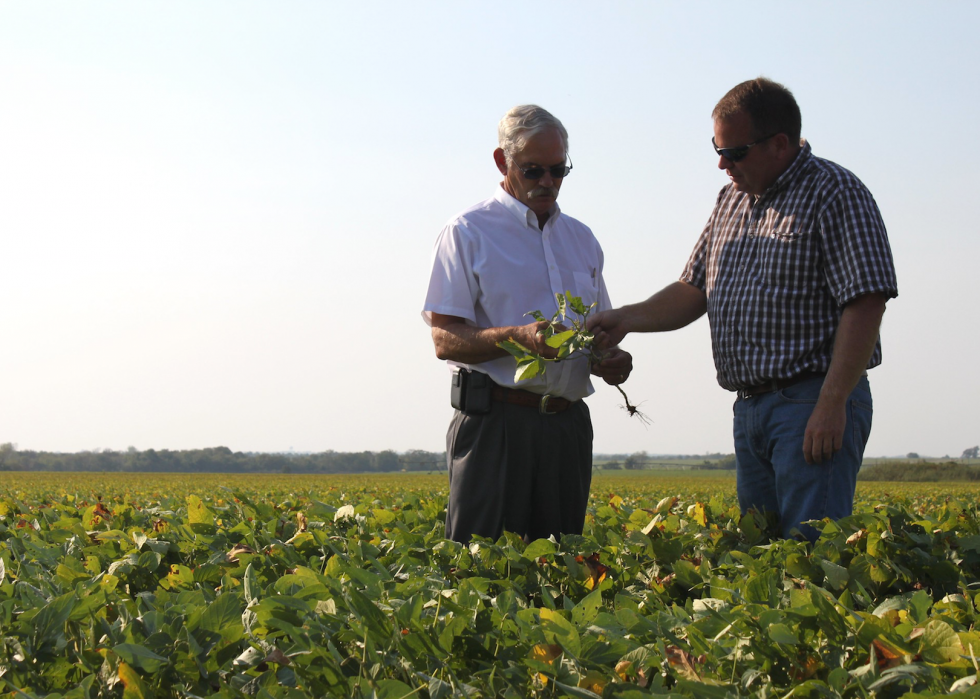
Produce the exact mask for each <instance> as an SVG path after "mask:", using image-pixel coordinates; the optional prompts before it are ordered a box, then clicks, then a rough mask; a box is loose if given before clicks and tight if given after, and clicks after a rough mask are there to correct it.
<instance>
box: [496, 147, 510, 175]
mask: <svg viewBox="0 0 980 699" xmlns="http://www.w3.org/2000/svg"><path fill="white" fill-rule="evenodd" d="M493 162H495V163H497V169H498V170H500V174H501V175H506V174H507V156H506V155H504V149H503V148H498V149H497V150H495V151H494V152H493Z"/></svg>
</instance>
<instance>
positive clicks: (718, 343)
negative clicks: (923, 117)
mask: <svg viewBox="0 0 980 699" xmlns="http://www.w3.org/2000/svg"><path fill="white" fill-rule="evenodd" d="M681 281H685V282H687V283H689V284H692V285H694V286H696V287H698V288H699V289H701V290H702V291H704V292H705V293H706V295H707V298H708V321H709V324H710V326H711V349H712V353H713V354H714V359H715V368H716V369H717V371H718V383H719V384H721V386H722V387H723V388H726V389H728V390H730V391H737V390H738V389H740V388H747V387H749V386H755V385H757V384H761V383H764V382H766V381H769V380H771V379H785V378H791V377H793V376H796V375H797V374H799V373H801V372H804V371H819V372H825V371H827V369H828V368H829V367H830V359H831V355H832V353H833V347H834V333H835V331H836V329H837V325H838V323H839V322H840V317H841V311H842V310H843V306H844V305H845V304H846V303H848V302H849V301H851V300H853V299H854V298H856V297H858V296H861V295H862V294H869V293H875V292H880V293H884V294H885V295H886V297H887V298H893V297H895V296H897V295H898V285H897V282H896V279H895V267H894V264H893V262H892V254H891V249H890V247H889V245H888V236H887V234H886V233H885V224H884V222H883V221H882V220H881V214H880V213H879V212H878V205H877V204H875V201H874V198H873V197H872V196H871V192H869V191H868V189H867V188H866V187H865V186H864V185H863V184H862V183H861V181H860V180H859V179H858V178H857V177H855V176H854V175H853V174H852V173H851V172H849V171H848V170H845V169H844V168H842V167H840V166H839V165H836V164H834V163H832V162H830V161H829V160H824V159H822V158H818V157H816V156H814V155H812V154H811V152H810V144H808V143H804V145H803V148H802V150H801V151H800V154H799V155H798V156H797V158H796V159H795V160H794V161H793V163H792V164H791V165H790V166H789V168H788V169H787V170H786V171H785V172H784V173H783V174H782V175H780V176H779V178H778V179H777V180H776V181H775V182H774V183H773V184H772V186H770V187H769V189H768V190H766V192H765V194H762V195H761V196H754V195H750V194H745V193H742V192H739V191H737V190H735V189H734V187H733V186H732V185H731V184H729V185H727V186H726V187H725V188H724V189H722V190H721V193H720V194H719V195H718V201H717V202H716V204H715V208H714V211H712V213H711V218H709V219H708V223H707V225H706V226H705V228H704V232H703V233H702V234H701V237H700V239H699V240H698V243H697V245H696V246H695V248H694V252H693V253H692V254H691V257H690V259H689V260H688V262H687V266H686V267H685V268H684V273H683V275H682V276H681ZM880 363H881V340H880V338H879V340H878V342H877V343H876V345H875V350H874V354H873V355H872V356H871V359H870V361H869V362H868V366H867V368H869V369H870V368H871V367H874V366H877V365H878V364H880Z"/></svg>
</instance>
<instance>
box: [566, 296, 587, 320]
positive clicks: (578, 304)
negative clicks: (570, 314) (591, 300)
mask: <svg viewBox="0 0 980 699" xmlns="http://www.w3.org/2000/svg"><path fill="white" fill-rule="evenodd" d="M565 298H567V299H568V305H570V306H571V307H572V310H573V311H575V312H576V313H578V314H579V315H580V316H584V315H585V314H586V313H588V312H589V311H588V309H586V307H585V304H584V303H582V297H581V296H572V292H571V291H566V292H565Z"/></svg>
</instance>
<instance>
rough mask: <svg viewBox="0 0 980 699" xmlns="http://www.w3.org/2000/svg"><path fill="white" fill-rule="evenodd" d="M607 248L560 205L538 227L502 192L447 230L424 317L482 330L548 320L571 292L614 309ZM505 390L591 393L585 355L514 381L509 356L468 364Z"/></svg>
mask: <svg viewBox="0 0 980 699" xmlns="http://www.w3.org/2000/svg"><path fill="white" fill-rule="evenodd" d="M602 265H603V256H602V248H600V247H599V242H598V241H597V240H596V239H595V236H594V235H593V234H592V231H591V230H590V229H589V227H588V226H586V225H584V224H582V223H580V222H579V221H577V220H575V219H574V218H571V217H570V216H566V215H564V214H562V213H561V210H560V209H559V208H558V205H557V204H556V205H555V207H554V209H553V210H552V213H551V215H550V216H549V217H548V220H547V222H546V223H545V225H544V230H541V229H539V228H538V219H537V216H536V215H535V213H534V212H533V211H531V210H530V209H529V208H528V207H527V206H525V205H524V204H522V203H521V202H519V201H518V200H517V199H515V198H514V197H512V196H511V195H510V194H508V193H507V192H506V191H504V189H503V187H498V188H497V191H496V193H495V194H494V196H493V197H492V198H490V199H487V200H486V201H483V202H481V203H479V204H477V205H476V206H473V207H471V208H469V209H467V210H466V211H464V212H462V213H461V214H459V215H458V216H456V217H455V218H453V219H452V220H450V221H449V222H448V223H447V224H446V226H445V227H444V228H443V229H442V231H441V233H440V234H439V237H438V239H437V240H436V244H435V250H434V253H433V263H432V274H431V276H430V278H429V290H428V293H427V294H426V297H425V306H424V307H423V310H422V317H423V318H424V319H425V321H426V323H428V324H430V325H431V323H432V314H433V313H439V314H441V315H448V316H458V317H460V318H463V319H464V320H465V321H466V322H467V323H469V324H470V325H473V326H475V327H479V328H491V327H501V326H510V325H526V324H528V323H531V322H534V319H533V318H531V317H530V316H525V314H526V313H528V312H529V311H535V310H538V311H541V313H542V314H544V316H545V317H547V318H551V316H552V315H553V314H554V313H555V311H557V310H558V304H557V301H556V300H555V294H556V293H565V292H568V291H570V292H571V293H572V295H573V296H581V297H582V302H583V303H584V304H585V305H586V306H588V305H590V304H591V303H592V302H593V301H596V302H598V306H597V310H605V309H608V308H611V304H610V302H609V295H608V293H607V292H606V285H605V282H604V281H603V279H602ZM449 364H450V365H452V366H462V367H466V368H468V369H473V370H476V371H482V372H484V373H486V374H488V375H489V376H490V378H491V379H493V380H494V381H495V382H496V383H498V384H500V385H501V386H509V387H514V388H522V389H525V390H528V391H532V392H534V393H540V394H546V393H547V394H550V395H554V396H562V397H564V398H568V399H570V400H577V399H579V398H584V397H585V396H587V395H589V394H591V393H592V391H593V388H592V383H591V381H590V380H589V362H588V360H587V359H586V358H585V357H584V356H581V357H578V356H575V358H568V359H564V360H562V361H560V362H549V363H548V367H547V371H545V373H544V375H543V376H541V375H538V376H536V377H534V378H532V379H529V380H527V381H522V382H521V383H520V384H516V383H515V382H514V373H515V370H516V368H517V365H516V363H515V361H514V358H513V357H511V356H510V355H507V356H506V357H501V358H499V359H494V360H492V361H489V362H483V363H481V364H477V365H466V364H461V363H458V362H449Z"/></svg>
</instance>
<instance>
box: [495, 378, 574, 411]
mask: <svg viewBox="0 0 980 699" xmlns="http://www.w3.org/2000/svg"><path fill="white" fill-rule="evenodd" d="M493 399H494V400H496V401H500V402H502V403H511V404H513V405H523V406H525V407H527V408H537V409H538V412H541V413H544V414H545V415H551V414H553V413H561V412H564V411H566V410H568V409H569V408H570V407H572V404H573V403H575V402H576V401H571V400H568V399H567V398H560V397H559V396H548V395H544V396H542V395H541V394H540V393H531V392H530V391H524V390H522V389H520V388H504V387H503V386H497V385H494V387H493Z"/></svg>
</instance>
